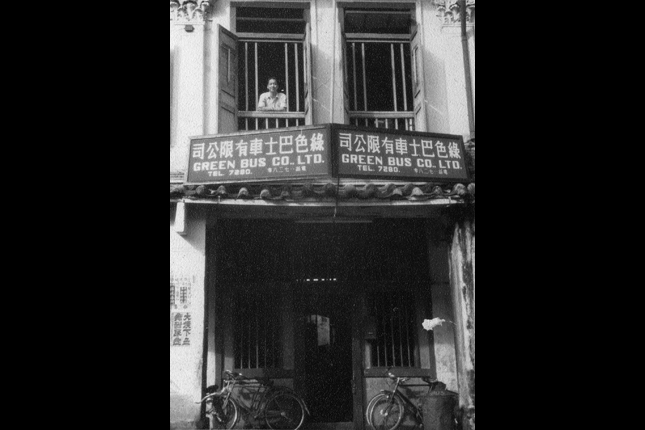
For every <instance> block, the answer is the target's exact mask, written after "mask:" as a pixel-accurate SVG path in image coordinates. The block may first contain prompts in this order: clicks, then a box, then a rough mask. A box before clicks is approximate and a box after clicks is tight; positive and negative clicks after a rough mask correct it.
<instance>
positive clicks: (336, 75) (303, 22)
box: [167, 0, 476, 430]
mask: <svg viewBox="0 0 645 430" xmlns="http://www.w3.org/2000/svg"><path fill="white" fill-rule="evenodd" d="M475 205H476V201H475V0H407V1H405V0H344V1H341V0H283V1H262V0H247V1H234V0H170V313H169V327H168V333H169V335H168V338H167V339H168V343H169V345H170V429H171V430H175V429H176V430H179V429H291V430H301V429H302V430H305V429H320V430H323V429H324V430H395V429H399V430H413V429H423V430H475Z"/></svg>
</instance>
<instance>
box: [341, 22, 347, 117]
mask: <svg viewBox="0 0 645 430" xmlns="http://www.w3.org/2000/svg"><path fill="white" fill-rule="evenodd" d="M341 22H342V20H341ZM340 50H341V55H342V56H341V61H342V62H343V67H341V69H340V70H341V74H342V75H343V76H342V79H343V124H349V83H348V82H347V60H348V59H347V39H346V38H345V32H344V31H343V30H341V32H340Z"/></svg>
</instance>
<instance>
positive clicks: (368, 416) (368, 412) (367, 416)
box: [365, 391, 391, 427]
mask: <svg viewBox="0 0 645 430" xmlns="http://www.w3.org/2000/svg"><path fill="white" fill-rule="evenodd" d="M385 393H386V394H391V391H386V392H385ZM382 395H383V393H381V394H377V395H375V396H374V397H372V399H371V400H370V401H369V402H368V403H367V407H366V408H365V420H366V422H367V424H369V426H370V427H371V426H372V408H373V407H374V403H376V401H377V400H378V398H379V396H382Z"/></svg>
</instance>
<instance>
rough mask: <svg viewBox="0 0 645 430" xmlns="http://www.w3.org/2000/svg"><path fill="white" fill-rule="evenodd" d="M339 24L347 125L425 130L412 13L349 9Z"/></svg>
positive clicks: (416, 31)
mask: <svg viewBox="0 0 645 430" xmlns="http://www.w3.org/2000/svg"><path fill="white" fill-rule="evenodd" d="M342 23H343V44H344V46H343V48H344V51H345V54H344V56H345V67H344V70H345V81H346V88H347V90H346V92H345V106H346V107H349V108H348V111H349V122H350V124H352V125H356V126H364V127H376V128H390V129H396V130H423V129H424V128H425V121H424V120H423V118H422V116H423V115H425V113H424V112H425V111H423V110H422V109H423V81H422V72H421V71H420V68H421V67H422V64H423V63H422V61H421V58H420V54H421V49H420V47H419V40H420V38H419V37H417V35H418V26H417V25H416V24H415V20H414V16H413V11H411V10H406V9H360V8H357V9H352V8H348V9H345V10H344V16H343V20H342Z"/></svg>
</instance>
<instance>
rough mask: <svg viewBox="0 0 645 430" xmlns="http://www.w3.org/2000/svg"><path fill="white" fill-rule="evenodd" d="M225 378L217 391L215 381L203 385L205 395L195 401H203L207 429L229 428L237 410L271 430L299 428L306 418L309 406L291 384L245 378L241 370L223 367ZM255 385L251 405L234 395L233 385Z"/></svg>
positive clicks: (233, 423)
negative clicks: (212, 383) (285, 384)
mask: <svg viewBox="0 0 645 430" xmlns="http://www.w3.org/2000/svg"><path fill="white" fill-rule="evenodd" d="M224 373H226V375H227V378H226V379H225V380H224V387H223V388H222V390H221V391H217V388H218V387H217V385H212V386H210V387H208V388H207V389H206V391H207V393H208V394H207V395H206V396H205V397H204V398H203V399H202V400H200V401H199V402H198V403H204V402H205V403H206V407H207V409H206V415H207V416H208V418H209V422H210V425H209V428H210V429H231V428H233V427H234V426H235V425H236V424H237V422H238V420H239V418H240V411H243V412H245V413H246V414H248V415H249V416H251V417H252V418H253V419H254V420H256V421H260V420H264V422H265V423H266V425H267V427H268V428H270V429H273V430H278V429H290V430H298V429H300V428H301V427H302V425H303V424H304V421H305V416H306V415H308V414H309V410H308V408H307V405H306V404H305V402H304V401H303V400H302V399H301V398H300V397H299V396H298V395H297V394H296V393H295V392H294V391H293V390H291V389H290V388H288V387H283V386H276V385H274V383H273V381H271V380H270V379H268V378H254V379H249V378H246V377H245V376H244V375H242V374H241V373H235V372H231V371H229V370H225V371H224ZM238 385H239V386H242V385H243V386H245V387H250V388H255V390H254V391H253V397H252V400H251V406H250V407H246V406H244V405H242V404H241V403H240V402H239V401H238V400H236V399H235V398H234V397H233V390H234V388H235V387H236V386H238Z"/></svg>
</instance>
